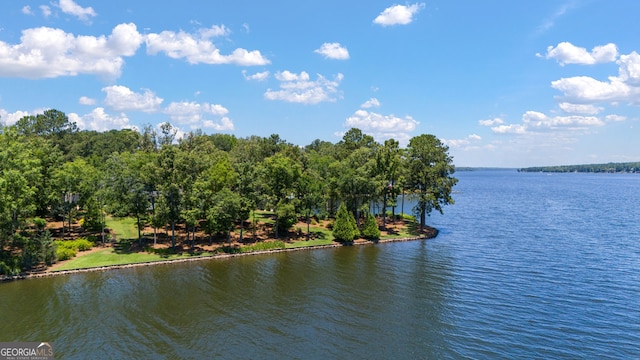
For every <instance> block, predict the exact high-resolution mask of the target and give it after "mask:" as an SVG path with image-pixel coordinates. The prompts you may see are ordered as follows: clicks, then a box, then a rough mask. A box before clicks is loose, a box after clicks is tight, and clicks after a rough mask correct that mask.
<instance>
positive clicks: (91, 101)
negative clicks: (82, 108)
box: [78, 96, 96, 105]
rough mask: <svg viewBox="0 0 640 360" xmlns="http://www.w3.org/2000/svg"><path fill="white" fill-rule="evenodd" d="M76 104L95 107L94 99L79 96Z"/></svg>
mask: <svg viewBox="0 0 640 360" xmlns="http://www.w3.org/2000/svg"><path fill="white" fill-rule="evenodd" d="M78 103H79V104H80V105H95V104H96V99H92V98H89V97H86V96H81V97H80V99H78Z"/></svg>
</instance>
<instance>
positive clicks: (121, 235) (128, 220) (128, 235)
mask: <svg viewBox="0 0 640 360" xmlns="http://www.w3.org/2000/svg"><path fill="white" fill-rule="evenodd" d="M105 223H106V225H107V227H108V228H109V229H111V230H112V231H114V232H115V233H116V237H117V239H118V240H123V239H137V238H138V230H137V227H136V219H135V218H132V217H125V218H116V217H112V216H107V217H106V219H105Z"/></svg>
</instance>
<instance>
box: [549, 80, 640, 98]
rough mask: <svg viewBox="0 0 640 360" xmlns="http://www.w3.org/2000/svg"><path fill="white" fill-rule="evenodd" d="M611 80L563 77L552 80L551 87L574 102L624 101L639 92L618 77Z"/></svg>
mask: <svg viewBox="0 0 640 360" xmlns="http://www.w3.org/2000/svg"><path fill="white" fill-rule="evenodd" d="M609 80H610V82H603V81H599V80H596V79H594V78H591V77H588V76H575V77H571V78H562V79H560V80H555V81H552V82H551V87H552V88H554V89H556V90H560V91H562V92H563V93H564V97H565V99H567V100H569V101H572V102H577V103H581V102H599V101H623V100H628V99H630V98H631V97H632V96H633V95H634V94H638V93H639V91H638V89H633V88H631V87H630V86H629V85H627V84H625V83H624V82H622V81H621V80H620V78H617V77H610V78H609Z"/></svg>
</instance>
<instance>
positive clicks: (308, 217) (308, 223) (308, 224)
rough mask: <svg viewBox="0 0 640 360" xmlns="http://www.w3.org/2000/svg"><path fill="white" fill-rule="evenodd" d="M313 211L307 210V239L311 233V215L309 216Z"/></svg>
mask: <svg viewBox="0 0 640 360" xmlns="http://www.w3.org/2000/svg"><path fill="white" fill-rule="evenodd" d="M310 212H311V211H309V210H307V241H309V237H310V235H311V217H310V216H309V215H310V214H309V213H310Z"/></svg>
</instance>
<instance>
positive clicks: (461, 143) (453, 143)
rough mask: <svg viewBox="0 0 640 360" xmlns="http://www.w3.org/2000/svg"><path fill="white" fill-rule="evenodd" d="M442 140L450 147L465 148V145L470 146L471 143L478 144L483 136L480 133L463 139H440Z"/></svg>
mask: <svg viewBox="0 0 640 360" xmlns="http://www.w3.org/2000/svg"><path fill="white" fill-rule="evenodd" d="M440 140H441V141H442V142H443V143H444V144H445V145H447V146H449V147H452V148H463V147H468V146H470V145H474V144H476V143H477V142H479V141H481V140H482V137H480V135H477V134H471V135H469V136H467V137H466V138H463V139H452V140H447V139H440Z"/></svg>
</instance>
